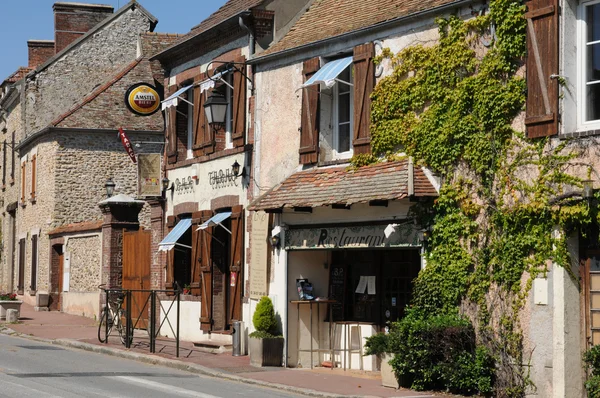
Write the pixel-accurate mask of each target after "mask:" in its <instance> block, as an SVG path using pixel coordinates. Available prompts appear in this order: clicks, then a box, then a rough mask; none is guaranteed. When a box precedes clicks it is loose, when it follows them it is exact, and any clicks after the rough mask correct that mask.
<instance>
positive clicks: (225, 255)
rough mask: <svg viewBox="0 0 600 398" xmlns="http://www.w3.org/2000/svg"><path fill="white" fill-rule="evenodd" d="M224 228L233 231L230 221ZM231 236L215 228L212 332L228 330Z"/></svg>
mask: <svg viewBox="0 0 600 398" xmlns="http://www.w3.org/2000/svg"><path fill="white" fill-rule="evenodd" d="M222 224H223V226H225V228H227V229H229V230H231V225H230V223H229V220H225V221H223V223H222ZM230 240H231V238H230V235H229V232H227V231H226V230H225V229H224V228H222V227H220V226H216V227H214V228H213V239H212V242H211V245H212V249H211V262H212V318H213V319H212V322H213V323H212V330H213V331H216V332H223V331H225V330H228V329H229V328H228V322H227V320H228V316H227V315H228V305H227V304H228V302H229V301H228V298H229V297H228V296H229V279H230V275H229V245H230V243H229V242H230Z"/></svg>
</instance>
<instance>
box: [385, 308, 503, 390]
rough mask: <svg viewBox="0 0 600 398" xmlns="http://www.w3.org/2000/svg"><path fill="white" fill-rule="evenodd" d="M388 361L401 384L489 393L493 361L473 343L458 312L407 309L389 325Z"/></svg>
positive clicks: (470, 328) (469, 328) (471, 331)
mask: <svg viewBox="0 0 600 398" xmlns="http://www.w3.org/2000/svg"><path fill="white" fill-rule="evenodd" d="M388 349H389V350H390V351H391V352H392V353H393V354H394V358H393V359H392V361H391V362H390V364H391V365H392V368H393V369H394V372H395V373H396V377H397V378H398V380H399V381H400V382H401V384H402V386H403V387H410V388H413V389H417V390H425V389H428V390H446V391H450V392H453V393H457V394H484V395H485V394H490V393H491V392H492V386H493V385H494V378H495V364H494V360H493V358H492V356H491V355H490V354H489V352H488V351H487V349H485V348H484V347H482V346H477V344H476V343H475V331H474V329H473V326H472V325H471V323H470V322H469V321H468V320H467V319H464V318H462V317H460V316H458V315H435V316H427V315H423V314H419V313H417V312H414V311H410V310H409V311H408V312H407V316H406V317H405V318H403V319H402V320H400V321H398V322H394V323H393V324H392V326H391V328H390V335H389V341H388Z"/></svg>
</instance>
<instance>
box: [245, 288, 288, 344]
mask: <svg viewBox="0 0 600 398" xmlns="http://www.w3.org/2000/svg"><path fill="white" fill-rule="evenodd" d="M252 324H253V325H254V328H255V329H256V331H255V332H252V333H250V337H254V338H268V337H278V336H280V335H281V334H280V333H277V319H276V318H275V309H274V308H273V302H272V301H271V299H270V298H269V297H266V296H265V297H262V298H261V299H260V301H259V302H258V304H257V305H256V310H255V311H254V315H253V316H252Z"/></svg>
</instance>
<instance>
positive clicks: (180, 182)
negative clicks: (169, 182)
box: [173, 176, 196, 195]
mask: <svg viewBox="0 0 600 398" xmlns="http://www.w3.org/2000/svg"><path fill="white" fill-rule="evenodd" d="M195 181H196V180H194V178H193V177H192V176H187V177H183V178H176V179H175V181H174V182H173V183H174V184H175V192H177V194H180V195H181V194H186V193H190V192H194V185H196V184H195Z"/></svg>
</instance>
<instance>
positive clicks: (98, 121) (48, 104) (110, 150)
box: [2, 1, 177, 317]
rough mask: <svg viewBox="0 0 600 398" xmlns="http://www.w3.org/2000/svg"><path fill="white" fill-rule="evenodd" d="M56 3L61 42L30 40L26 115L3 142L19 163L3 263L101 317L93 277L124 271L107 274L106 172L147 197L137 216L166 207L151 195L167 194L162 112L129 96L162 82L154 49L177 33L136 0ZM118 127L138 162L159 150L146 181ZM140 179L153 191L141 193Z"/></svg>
mask: <svg viewBox="0 0 600 398" xmlns="http://www.w3.org/2000/svg"><path fill="white" fill-rule="evenodd" d="M53 9H54V17H55V18H54V20H55V38H54V42H53V43H52V42H41V41H30V42H29V43H28V44H29V50H30V53H29V54H30V63H32V65H31V66H32V68H33V70H31V71H30V72H29V73H28V74H27V76H26V77H25V78H24V79H22V80H21V81H20V83H19V84H20V87H21V93H22V94H21V96H20V101H17V103H18V106H19V111H20V114H21V118H22V125H21V126H18V127H19V128H18V129H15V130H14V131H15V139H14V145H10V146H9V147H10V148H9V149H12V151H8V152H7V151H5V152H4V154H5V156H4V161H5V162H6V161H10V160H11V159H14V168H16V172H15V177H14V178H13V179H10V180H7V186H6V189H5V190H4V206H3V210H4V211H5V213H6V217H5V218H4V222H3V230H2V239H3V247H4V255H3V270H4V274H6V275H12V278H9V279H10V280H9V281H6V282H7V284H6V285H5V286H6V287H7V288H11V287H12V289H13V290H16V291H17V292H18V294H19V295H20V297H21V298H22V299H23V300H25V301H26V302H29V303H34V302H35V298H36V293H38V292H43V293H49V294H50V308H51V309H59V310H62V311H65V312H70V313H75V314H81V315H86V316H90V317H94V316H97V314H98V313H99V308H98V306H99V299H98V298H99V292H100V291H99V289H98V285H100V284H101V283H108V284H110V285H113V286H114V285H119V286H120V283H121V281H120V280H119V278H121V276H122V275H121V274H120V273H117V274H116V276H115V277H114V278H113V279H110V278H109V277H108V274H107V272H106V269H107V267H108V268H111V267H112V268H114V266H116V267H119V266H120V261H121V257H122V256H120V255H119V256H116V257H114V256H113V257H114V258H109V256H108V254H109V252H110V250H113V251H114V249H115V247H117V246H114V247H112V248H111V246H110V245H111V242H106V239H107V236H109V235H110V234H109V235H107V231H109V229H110V228H109V229H106V228H107V226H108V224H107V223H110V222H111V221H110V214H108V213H109V212H108V211H107V210H106V206H105V207H104V210H103V209H101V208H100V207H99V202H101V201H102V200H104V199H106V190H105V183H106V181H107V180H108V179H112V180H113V181H114V182H115V183H116V193H118V194H122V195H129V196H130V197H134V198H137V197H141V198H144V199H147V200H148V201H147V202H146V204H144V207H143V209H142V210H141V213H140V217H139V219H140V223H141V225H142V226H145V227H147V228H149V227H150V223H151V213H152V212H151V207H152V206H154V207H158V209H159V210H158V211H155V213H157V212H158V213H159V214H160V213H161V211H160V205H161V202H160V201H156V200H152V199H153V198H157V197H160V187H159V181H160V155H159V154H160V153H161V152H162V148H163V145H162V142H163V131H164V122H163V118H162V115H161V113H160V112H146V114H144V111H145V108H144V106H146V105H144V104H142V105H141V106H138V107H137V108H136V105H135V104H134V102H131V104H130V105H127V104H126V103H125V101H124V98H125V97H126V93H132V92H133V93H134V94H135V91H134V89H135V88H136V87H138V86H140V84H143V85H144V86H143V87H144V90H147V88H146V87H150V88H153V89H154V90H155V92H158V91H162V90H159V89H158V88H156V87H161V85H162V81H163V80H162V79H163V72H162V69H161V68H160V65H159V64H158V63H156V62H153V63H152V62H150V61H149V60H148V57H149V55H150V54H152V53H154V52H156V51H159V50H160V49H162V48H164V47H165V46H167V45H169V44H171V43H172V42H173V41H174V40H175V39H176V38H177V36H176V35H162V34H155V33H152V31H153V30H154V27H155V26H156V23H157V20H156V18H155V17H154V16H152V14H150V13H149V12H148V11H147V10H145V9H144V8H143V7H142V6H141V5H140V4H138V3H137V2H135V1H132V2H130V3H128V4H126V5H125V6H123V7H122V8H121V9H119V10H118V11H116V12H113V9H112V7H110V6H104V5H93V4H81V3H56V4H55V5H54V7H53ZM137 90H138V91H139V90H140V89H139V88H138V89H137ZM132 95H133V94H132ZM158 100H159V98H158V94H156V95H155V98H154V102H155V103H156V105H158ZM137 103H138V104H139V102H137ZM132 104H133V105H132ZM132 106H133V108H132ZM138 108H144V109H138ZM155 109H156V110H157V106H156V108H155ZM134 111H136V113H134ZM121 128H122V130H123V131H124V133H125V135H126V136H128V138H129V139H130V142H131V144H132V146H133V148H134V152H135V153H136V156H137V160H138V161H141V160H142V157H143V156H145V155H152V154H154V159H155V160H154V167H153V169H152V173H151V174H149V175H144V177H147V179H141V180H140V179H139V178H138V176H139V175H140V174H141V172H140V170H141V169H140V168H139V167H138V164H137V163H134V162H133V161H132V159H131V158H130V156H129V155H128V153H127V151H126V150H125V148H124V145H123V143H122V140H121V139H119V135H118V132H119V129H121ZM11 139H12V137H11ZM147 158H148V157H147ZM157 159H158V163H157ZM138 163H139V162H138ZM140 181H142V182H140ZM142 185H144V186H146V187H150V188H152V189H150V191H148V192H146V193H144V192H143V190H142ZM148 203H151V204H152V205H150V204H148ZM111 225H112V224H111ZM115 225H116V224H115ZM129 227H130V228H132V229H138V228H139V224H136V223H134V224H132V225H131V226H129ZM121 230H122V229H121ZM111 236H112V235H111ZM113 238H114V239H113V240H115V239H116V241H118V240H119V239H120V238H119V237H113ZM113 243H114V242H113ZM117 243H118V242H117ZM156 261H158V260H156ZM105 263H106V264H108V266H107V267H103V266H104V265H105Z"/></svg>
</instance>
